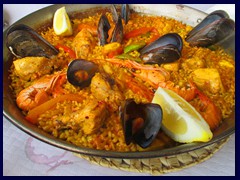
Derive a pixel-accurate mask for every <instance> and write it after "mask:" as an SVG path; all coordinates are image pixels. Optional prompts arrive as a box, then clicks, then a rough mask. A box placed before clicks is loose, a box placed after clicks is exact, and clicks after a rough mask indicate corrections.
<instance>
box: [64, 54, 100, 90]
mask: <svg viewBox="0 0 240 180" xmlns="http://www.w3.org/2000/svg"><path fill="white" fill-rule="evenodd" d="M97 71H98V67H97V65H96V64H94V63H92V62H89V61H86V60H83V59H75V60H73V61H71V62H70V63H69V65H68V69H67V80H68V81H69V82H70V83H71V84H73V85H75V86H79V87H82V88H83V87H87V86H89V85H90V83H91V80H92V78H93V76H94V75H95V73H96V72H97Z"/></svg>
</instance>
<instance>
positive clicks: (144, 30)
mask: <svg viewBox="0 0 240 180" xmlns="http://www.w3.org/2000/svg"><path fill="white" fill-rule="evenodd" d="M152 30H153V28H152V27H142V28H139V29H134V30H132V31H130V32H128V33H127V34H125V35H124V39H130V38H133V37H137V36H139V35H141V34H146V33H147V32H150V31H152Z"/></svg>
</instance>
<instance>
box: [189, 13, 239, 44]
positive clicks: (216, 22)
mask: <svg viewBox="0 0 240 180" xmlns="http://www.w3.org/2000/svg"><path fill="white" fill-rule="evenodd" d="M233 33H235V22H234V21H233V20H232V19H230V18H229V16H228V14H227V13H226V12H225V11H222V10H218V11H214V12H212V13H210V14H209V15H208V16H207V17H206V18H204V19H203V20H202V22H201V23H199V24H198V25H197V26H196V27H195V28H193V29H192V31H190V32H189V33H188V34H187V37H186V41H187V42H188V43H189V44H190V45H191V46H201V47H206V46H210V45H213V44H216V43H218V42H219V41H224V40H225V39H227V38H228V37H229V36H231V35H232V34H233Z"/></svg>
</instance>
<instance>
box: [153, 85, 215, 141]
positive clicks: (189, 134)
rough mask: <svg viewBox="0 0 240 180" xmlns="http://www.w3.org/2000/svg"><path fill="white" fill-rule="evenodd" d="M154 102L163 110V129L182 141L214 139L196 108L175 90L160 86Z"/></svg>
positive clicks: (170, 135) (173, 137) (176, 139)
mask: <svg viewBox="0 0 240 180" xmlns="http://www.w3.org/2000/svg"><path fill="white" fill-rule="evenodd" d="M152 103H156V104H159V105H160V106H161V107H162V110H163V120H162V130H163V131H164V132H165V133H166V134H167V135H168V136H169V137H171V138H172V139H173V140H175V141H177V142H181V143H191V142H207V141H209V140H211V139H212V136H213V134H212V132H211V130H210V128H209V125H208V124H207V123H206V121H205V120H204V119H203V118H202V116H201V115H200V114H199V113H198V112H197V111H196V110H195V108H194V107H193V106H192V105H191V104H189V103H188V102H187V101H185V100H184V99H183V98H182V97H180V96H179V95H178V94H176V93H175V92H173V91H171V90H168V89H164V88H160V87H159V88H158V89H157V91H156V92H155V94H154V97H153V100H152Z"/></svg>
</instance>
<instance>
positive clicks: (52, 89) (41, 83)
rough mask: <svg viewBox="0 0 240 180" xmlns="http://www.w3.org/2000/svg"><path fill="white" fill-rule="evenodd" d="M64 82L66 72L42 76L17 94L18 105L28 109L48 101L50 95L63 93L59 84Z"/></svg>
mask: <svg viewBox="0 0 240 180" xmlns="http://www.w3.org/2000/svg"><path fill="white" fill-rule="evenodd" d="M64 82H66V73H58V74H54V75H45V76H43V77H42V78H40V79H38V80H36V81H34V82H33V84H32V85H31V86H29V87H27V88H25V89H23V90H22V91H21V92H20V93H19V94H18V95H17V99H16V102H17V105H18V107H19V108H21V109H22V110H25V111H29V110H31V109H33V108H35V107H37V106H39V105H40V104H42V103H44V102H46V101H48V100H49V98H50V96H51V95H53V96H57V95H59V94H63V93H64V90H63V89H61V85H62V84H63V83H64Z"/></svg>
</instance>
